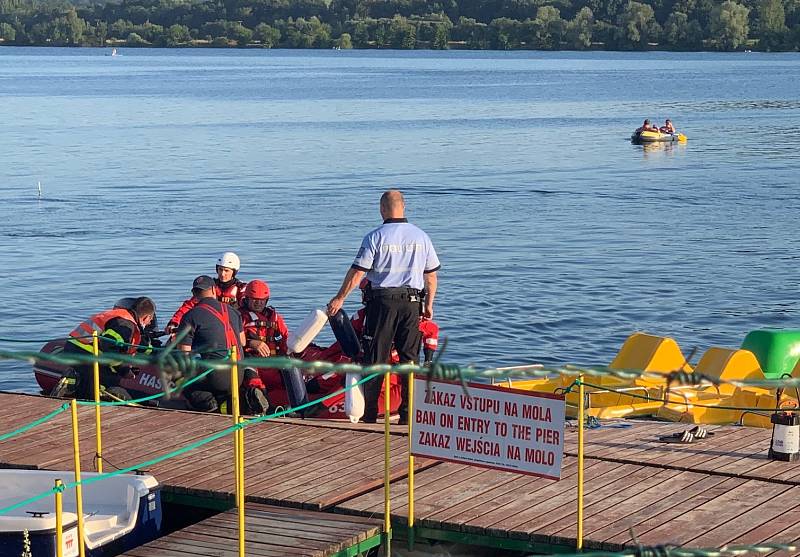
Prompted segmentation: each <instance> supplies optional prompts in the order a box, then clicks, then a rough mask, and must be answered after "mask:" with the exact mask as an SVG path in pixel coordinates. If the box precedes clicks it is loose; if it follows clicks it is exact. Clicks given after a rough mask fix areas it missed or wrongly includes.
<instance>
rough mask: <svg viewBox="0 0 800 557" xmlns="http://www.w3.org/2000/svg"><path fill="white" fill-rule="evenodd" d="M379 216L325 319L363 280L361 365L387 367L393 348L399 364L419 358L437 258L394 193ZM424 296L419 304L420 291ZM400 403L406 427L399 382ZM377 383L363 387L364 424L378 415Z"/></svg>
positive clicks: (385, 197) (404, 384) (405, 397)
mask: <svg viewBox="0 0 800 557" xmlns="http://www.w3.org/2000/svg"><path fill="white" fill-rule="evenodd" d="M380 214H381V217H382V218H383V224H382V225H381V226H379V227H378V228H375V229H374V230H372V231H371V232H369V233H368V234H367V235H366V236H364V239H363V240H362V241H361V247H360V248H359V250H358V253H357V254H356V257H355V260H354V261H353V264H352V265H351V266H350V269H349V270H348V271H347V273H346V274H345V277H344V279H343V280H342V285H341V286H340V287H339V291H338V292H337V293H336V295H335V296H334V297H333V298H331V300H330V302H328V315H335V314H336V313H337V312H338V311H339V310H340V309H341V307H342V305H343V304H344V300H345V298H346V297H347V296H348V294H350V292H352V291H353V290H354V289H355V288H357V287H358V285H359V284H360V282H361V279H362V278H364V276H365V274H366V277H367V278H368V279H369V281H370V283H371V285H372V287H371V288H370V291H369V293H368V295H367V307H366V323H365V325H364V339H365V340H367V341H368V342H367V343H366V346H365V350H364V362H363V363H364V364H365V365H372V364H376V363H384V362H387V361H389V358H390V355H391V351H392V346H393V345H394V347H395V348H396V349H397V352H398V355H399V358H400V362H402V363H406V362H409V363H410V362H416V361H417V359H418V358H419V349H420V343H421V341H422V338H421V335H420V332H419V318H420V315H422V316H423V317H426V318H428V319H431V318H433V300H434V298H435V296H436V288H437V271H438V270H439V267H440V264H439V258H438V257H437V255H436V250H435V249H434V247H433V242H431V239H430V237H429V236H428V235H427V234H426V233H425V232H424V231H423V230H422V229H420V228H418V227H416V226H414V225H413V224H410V223H409V222H408V220H407V219H406V218H405V200H404V199H403V194H402V193H401V192H399V191H397V190H389V191H386V192H384V193H383V195H381V199H380ZM423 289H424V290H425V291H426V292H427V295H426V298H425V299H424V300H423V297H422V291H423ZM401 384H402V387H403V397H402V403H401V405H400V409H399V410H398V412H399V414H400V423H401V424H402V423H407V422H408V388H407V385H408V381H402V382H401ZM380 388H381V382H380V380H375V379H373V380H371V381H367V382H366V383H364V402H365V409H366V411H365V413H364V417H363V421H364V422H365V423H375V421H376V420H377V413H378V395H379V392H380Z"/></svg>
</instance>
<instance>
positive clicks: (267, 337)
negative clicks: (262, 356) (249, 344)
mask: <svg viewBox="0 0 800 557" xmlns="http://www.w3.org/2000/svg"><path fill="white" fill-rule="evenodd" d="M239 312H240V313H241V314H242V323H243V324H244V336H245V337H246V338H247V340H252V339H257V340H260V341H261V342H266V343H267V346H269V351H270V353H271V354H272V355H276V354H286V352H287V348H286V338H287V337H288V336H289V330H288V329H287V328H286V323H285V322H284V320H283V317H281V314H280V313H278V312H277V311H275V308H273V307H267V308H266V309H265V310H264V312H263V313H259V312H256V311H252V310H249V309H244V308H241V309H239ZM245 353H247V354H250V355H257V352H256V351H255V350H252V349H250V348H245Z"/></svg>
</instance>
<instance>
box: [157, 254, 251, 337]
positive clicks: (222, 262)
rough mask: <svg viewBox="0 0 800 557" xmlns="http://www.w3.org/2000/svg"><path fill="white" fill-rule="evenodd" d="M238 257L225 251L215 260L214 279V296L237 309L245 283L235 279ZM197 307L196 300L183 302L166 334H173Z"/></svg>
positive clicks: (168, 325) (168, 324)
mask: <svg viewBox="0 0 800 557" xmlns="http://www.w3.org/2000/svg"><path fill="white" fill-rule="evenodd" d="M239 267H240V262H239V256H238V255H236V254H235V253H233V252H232V251H226V252H225V253H223V254H222V255H221V256H220V257H219V259H217V278H215V279H214V296H215V297H216V298H217V300H219V301H220V302H223V303H226V304H230V305H232V306H234V307H239V302H240V301H241V299H242V295H243V293H244V287H245V283H244V282H242V281H240V280H239V279H237V278H236V273H238V272H239ZM195 305H197V300H195V299H194V298H189V299H188V300H185V301H184V302H183V304H181V307H179V308H178V311H176V312H175V314H174V315H173V316H172V318H171V319H170V320H169V323H167V326H166V328H165V330H166V332H168V333H174V332H175V329H177V328H178V325H179V324H180V322H181V319H183V316H184V315H186V312H188V311H189V310H190V309H192V308H193V307H194V306H195Z"/></svg>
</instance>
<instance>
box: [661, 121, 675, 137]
mask: <svg viewBox="0 0 800 557" xmlns="http://www.w3.org/2000/svg"><path fill="white" fill-rule="evenodd" d="M658 131H660V132H661V133H673V134H674V133H675V126H673V125H672V120H670V119H669V118H667V121H666V122H664V125H663V126H661V128H660V129H659V130H658Z"/></svg>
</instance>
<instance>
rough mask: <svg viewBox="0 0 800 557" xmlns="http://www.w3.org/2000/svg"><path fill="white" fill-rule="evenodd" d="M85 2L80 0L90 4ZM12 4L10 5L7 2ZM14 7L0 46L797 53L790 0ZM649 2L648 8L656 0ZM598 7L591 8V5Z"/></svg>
mask: <svg viewBox="0 0 800 557" xmlns="http://www.w3.org/2000/svg"><path fill="white" fill-rule="evenodd" d="M84 1H86V0H81V2H84ZM0 2H4V0H0ZM65 2H66V3H65V4H58V5H54V4H49V3H48V2H43V3H38V1H37V0H7V1H5V2H4V3H3V9H2V10H0V45H18V46H73V47H77V46H95V47H117V48H120V47H125V48H137V47H150V48H162V47H166V48H206V47H215V48H290V49H320V50H326V49H334V50H350V49H392V50H450V49H452V50H475V51H478V50H493V51H502V50H535V51H559V50H566V51H584V50H588V51H610V52H628V51H630V52H647V51H652V50H664V51H671V52H746V51H764V52H792V51H798V50H800V3H798V2H796V1H794V0H760V1H759V2H758V4H757V5H751V3H749V2H750V0H741V3H740V2H738V1H736V0H724V1H723V0H707V1H705V2H696V3H690V2H686V1H685V0H642V1H636V0H592V1H591V2H589V0H579V1H578V2H575V3H572V2H566V1H565V0H503V1H502V2H489V1H487V0H431V1H430V2H428V1H427V0H425V1H423V0H336V1H335V2H332V1H330V0H303V2H285V3H280V2H272V1H270V2H262V1H261V0H239V1H238V2H237V3H236V4H235V6H228V3H210V2H206V1H203V0H186V2H185V3H180V4H175V3H173V2H171V1H168V0H148V1H147V2H145V3H144V4H143V3H142V2H143V0H120V2H119V3H116V2H107V3H97V4H85V5H84V4H80V5H71V4H70V3H69V0H65ZM648 2H652V4H651V3H648ZM590 5H591V7H590Z"/></svg>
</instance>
